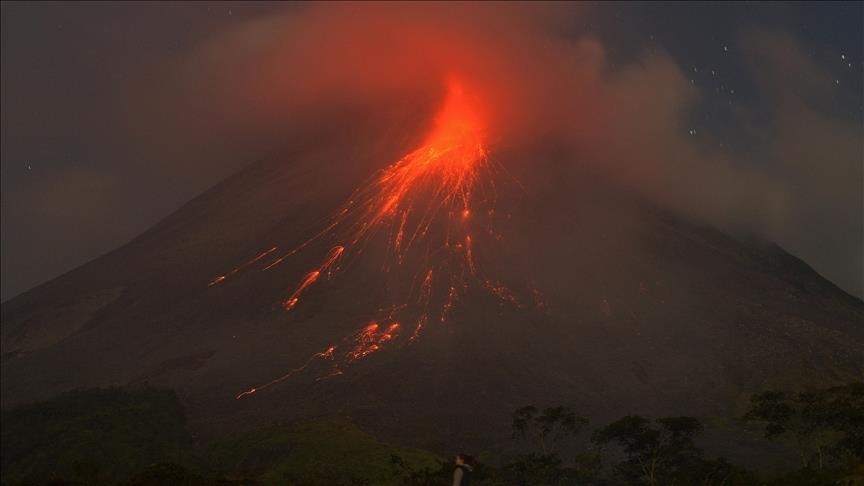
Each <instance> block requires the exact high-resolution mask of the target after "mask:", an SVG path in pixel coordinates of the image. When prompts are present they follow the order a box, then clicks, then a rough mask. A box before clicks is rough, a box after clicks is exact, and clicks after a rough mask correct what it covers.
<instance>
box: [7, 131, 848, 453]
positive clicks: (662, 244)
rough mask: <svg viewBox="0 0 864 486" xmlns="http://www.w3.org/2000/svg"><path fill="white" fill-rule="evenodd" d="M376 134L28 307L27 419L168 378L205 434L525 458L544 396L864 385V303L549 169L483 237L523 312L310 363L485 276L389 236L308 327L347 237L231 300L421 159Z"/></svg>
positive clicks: (334, 284) (12, 327) (249, 175)
mask: <svg viewBox="0 0 864 486" xmlns="http://www.w3.org/2000/svg"><path fill="white" fill-rule="evenodd" d="M373 128H375V127H370V128H369V129H368V130H367V131H366V132H363V133H358V134H357V135H356V136H353V135H352V136H350V137H348V136H346V139H348V140H345V142H346V143H339V144H335V143H328V142H326V139H324V140H323V141H322V142H310V143H309V145H308V146H307V147H306V148H303V149H302V150H299V149H297V150H295V151H291V152H289V153H286V154H285V155H283V156H279V157H274V158H272V159H269V160H267V161H265V162H261V163H257V164H253V165H252V166H250V167H249V168H247V169H246V170H244V171H242V172H240V173H238V174H237V175H235V176H233V177H231V178H229V179H228V180H226V181H224V182H223V183H221V184H219V185H217V186H216V187H214V188H213V189H211V190H210V191H207V192H206V193H205V194H203V195H202V196H200V197H198V198H196V199H195V200H193V201H191V202H190V203H188V204H186V205H185V206H184V207H182V208H181V209H180V210H178V211H177V212H176V213H175V214H173V215H172V216H170V217H169V218H167V219H166V220H165V221H163V222H162V223H160V224H159V225H157V226H156V227H154V228H153V229H151V230H150V231H148V232H147V233H145V234H144V235H142V236H141V237H139V238H137V239H136V240H134V241H133V242H131V243H129V244H128V245H125V246H123V247H121V248H119V249H118V250H116V251H114V252H112V253H110V254H108V255H106V256H104V257H102V258H99V259H97V260H95V261H93V262H91V263H88V264H87V265H85V266H83V267H81V268H79V269H77V270H75V271H73V272H70V273H68V274H66V275H64V276H62V277H60V278H58V279H56V280H54V281H52V282H49V283H47V284H45V285H43V286H40V287H39V288H36V289H34V290H32V291H30V292H28V293H26V294H24V295H22V296H20V297H18V298H15V299H13V300H11V301H9V302H7V303H5V304H4V305H3V307H2V338H3V342H2V345H3V367H2V400H3V406H4V408H5V407H9V406H11V405H14V404H19V403H25V402H29V401H33V400H36V399H40V398H46V397H49V396H52V395H55V394H57V393H59V392H61V391H64V390H69V389H72V388H75V387H82V386H96V385H109V384H121V385H122V384H126V383H136V382H140V381H142V380H146V381H150V382H154V383H157V384H161V385H166V386H171V387H174V388H176V389H177V390H178V391H179V393H180V396H181V397H182V398H183V400H184V402H185V404H186V405H187V407H188V409H189V415H190V420H191V422H192V423H193V425H194V426H195V427H196V428H198V430H199V431H200V432H201V433H202V434H205V435H215V434H219V433H221V432H223V431H227V430H237V429H243V428H247V427H253V426H257V425H259V424H263V423H268V422H271V421H273V420H287V419H291V418H296V417H302V416H311V415H320V414H325V413H330V412H342V413H348V414H351V415H353V416H355V417H357V418H360V419H362V421H363V422H365V423H366V424H369V425H372V426H373V427H374V428H375V429H377V430H380V431H381V432H384V433H386V434H388V435H391V436H393V437H398V438H401V439H403V440H408V441H410V442H411V443H416V444H417V445H432V446H441V447H442V448H444V449H446V448H447V447H450V446H451V445H452V444H454V443H460V444H466V442H465V441H468V442H470V441H471V440H474V441H475V442H476V444H478V445H483V447H488V445H489V444H498V443H500V444H503V443H506V442H507V441H508V440H509V432H510V431H509V419H508V414H509V413H510V412H511V411H512V410H513V409H514V408H516V407H518V406H521V405H524V404H528V403H531V404H536V405H540V406H544V405H556V404H568V405H570V406H572V407H573V408H574V409H576V410H579V411H580V413H582V414H584V415H587V416H590V417H591V418H592V419H593V420H595V423H596V422H599V421H602V420H604V419H608V418H617V417H620V416H622V415H624V414H627V413H639V414H644V415H652V414H653V415H674V414H686V415H696V416H701V417H705V416H716V415H722V416H732V415H737V414H738V413H739V412H740V410H738V409H736V404H738V403H740V400H742V399H743V397H745V396H746V394H747V393H749V392H752V391H755V390H758V389H762V388H765V387H771V386H785V385H788V386H796V387H797V386H799V385H806V384H812V383H824V382H826V381H843V380H847V379H849V378H856V377H857V378H860V376H861V373H862V372H864V358H862V356H864V332H862V328H861V322H862V320H864V305H862V303H861V301H860V300H857V299H855V298H853V297H850V296H848V295H847V294H845V293H843V292H842V291H840V290H838V289H837V288H836V287H834V286H833V285H832V284H830V283H829V282H827V281H825V280H824V279H822V278H821V277H820V276H819V275H817V274H816V273H815V272H813V271H812V270H810V269H809V267H807V266H806V265H805V264H803V263H802V262H800V261H799V260H797V259H795V258H794V257H792V256H790V255H787V254H785V253H784V252H782V251H781V250H779V249H777V248H776V247H773V246H771V245H766V244H762V243H756V242H752V241H746V240H740V239H735V238H732V237H730V236H728V235H725V234H723V233H721V232H719V231H717V230H713V229H709V228H705V227H702V226H699V225H696V224H693V223H690V222H685V221H682V220H680V219H677V218H675V217H673V216H671V215H669V214H667V213H665V212H663V211H661V210H659V209H657V208H654V207H652V206H650V205H648V204H646V203H645V202H644V201H642V200H639V199H638V198H635V197H633V196H631V195H629V194H628V193H627V192H626V191H624V190H623V189H620V188H616V187H614V186H611V185H609V184H606V183H604V182H603V181H601V180H598V179H596V178H591V177H588V176H584V177H580V178H578V179H576V180H574V179H573V177H572V176H569V177H564V176H561V174H556V173H555V172H554V167H555V166H554V165H552V164H547V161H545V160H543V159H542V158H539V157H534V158H532V159H531V164H532V165H531V170H530V172H531V173H532V174H535V176H534V177H525V176H523V175H522V174H521V173H519V174H516V176H515V177H516V179H517V180H518V181H519V182H520V183H521V185H522V187H521V188H520V187H519V185H518V184H499V185H497V189H498V190H497V191H496V205H495V216H494V221H492V222H493V223H494V224H493V225H492V226H493V227H495V231H496V232H497V233H500V234H501V235H503V238H501V239H498V238H497V237H496V236H495V235H494V234H489V233H484V232H482V231H476V232H474V233H472V235H476V236H475V238H476V239H475V241H474V243H475V244H476V245H480V246H482V248H483V250H484V251H482V252H479V253H477V254H476V261H475V264H476V266H477V267H478V268H479V269H481V270H482V271H483V272H487V273H488V274H490V275H493V276H494V277H492V278H494V279H495V280H498V281H501V282H504V283H506V284H507V286H508V288H510V289H511V290H512V291H513V293H514V294H515V295H518V296H519V297H520V299H521V300H520V302H519V305H516V304H514V303H512V302H508V301H507V300H506V299H502V298H500V297H499V296H497V295H495V294H494V292H490V291H489V289H488V288H484V287H483V286H482V285H480V284H478V283H476V281H472V282H475V283H472V284H470V285H469V286H468V288H467V289H465V290H464V292H463V293H462V294H461V295H460V300H459V305H458V306H454V307H453V309H452V312H451V313H450V315H449V317H448V318H447V319H446V322H444V323H441V322H440V319H439V320H438V322H436V323H435V324H436V325H431V324H432V322H431V321H430V325H429V326H427V327H426V328H425V329H424V332H423V334H422V335H421V339H418V340H414V341H409V337H410V334H411V332H410V330H406V331H405V334H402V335H401V336H400V338H399V340H398V342H395V343H394V345H392V346H382V347H381V348H382V349H381V350H380V351H378V352H375V353H372V354H370V355H368V356H367V357H365V358H364V359H361V360H355V362H353V363H352V364H351V365H350V366H347V367H341V368H340V371H341V374H339V375H336V376H330V377H327V376H328V375H330V374H331V373H332V372H333V368H332V364H333V363H332V361H330V360H328V359H313V360H312V361H311V362H310V358H312V357H314V356H315V355H316V353H322V352H326V350H327V349H328V348H329V347H331V346H334V345H341V346H347V345H348V344H349V343H348V342H346V341H345V340H346V338H350V337H351V336H355V335H356V333H358V332H360V331H362V330H363V328H364V326H365V325H368V323H369V321H370V320H373V319H380V316H378V315H375V313H376V312H377V311H379V310H382V312H383V313H384V314H386V313H387V312H388V311H389V310H390V309H389V307H390V306H393V305H396V306H398V305H400V304H404V303H405V302H406V301H409V300H410V299H415V300H411V302H416V298H417V295H418V294H417V292H418V290H419V289H420V288H421V287H422V281H423V279H424V278H425V273H424V272H423V271H420V272H417V270H416V268H415V267H416V266H417V265H419V264H420V263H421V262H424V261H426V262H427V263H428V262H429V261H431V262H432V263H433V264H434V266H435V268H441V269H445V268H447V267H448V265H451V264H453V265H457V266H458V267H459V268H460V269H461V268H464V266H463V263H464V253H459V252H456V253H448V252H443V253H439V254H437V255H432V254H429V255H427V254H426V252H425V251H424V250H423V248H422V247H420V246H418V247H412V248H413V249H411V250H409V251H407V252H405V253H404V261H403V262H402V263H401V264H399V263H398V262H394V261H393V260H392V259H391V258H390V256H389V255H391V253H390V251H389V249H388V247H387V244H386V243H387V242H388V241H392V239H391V236H392V235H391V234H390V233H389V232H387V231H381V232H379V233H376V234H375V235H373V236H372V237H370V239H369V240H368V241H367V243H366V244H365V245H363V248H364V250H363V252H362V253H361V254H360V255H359V256H353V257H350V258H349V257H347V256H346V257H345V258H344V259H343V260H342V261H341V263H340V270H339V273H338V275H336V276H334V278H330V279H326V278H322V279H321V280H320V281H319V282H318V283H317V284H316V285H314V286H312V287H310V288H309V289H308V290H307V291H306V292H305V293H304V294H303V296H302V298H301V300H300V302H299V304H298V305H297V306H296V307H294V308H293V309H292V310H290V311H287V312H286V310H285V308H284V306H283V303H284V300H285V299H286V297H287V296H289V295H290V294H291V292H292V291H293V290H294V289H295V287H296V285H297V283H298V281H300V280H301V279H302V278H303V277H304V275H306V274H307V273H308V272H309V271H310V269H311V268H315V267H317V266H319V265H320V264H321V262H322V259H324V257H326V255H327V254H328V252H329V251H330V250H331V248H332V247H333V245H335V244H339V242H340V241H341V240H339V238H338V235H336V236H334V239H332V240H326V239H325V240H322V241H317V242H315V243H314V244H311V245H309V246H307V247H305V248H303V249H302V250H300V251H298V252H297V253H296V254H294V255H293V256H292V257H291V258H288V259H286V260H285V261H284V262H283V263H281V264H280V265H278V266H277V267H274V268H273V269H271V270H268V271H261V268H260V266H253V267H250V268H249V269H248V270H247V271H243V272H239V273H238V274H236V275H235V276H233V277H232V278H229V279H226V281H225V282H223V283H222V284H219V285H215V286H212V287H208V286H207V283H208V282H210V281H211V280H212V279H213V278H214V276H217V275H219V274H222V273H224V272H225V271H228V270H231V269H233V268H236V267H237V266H238V265H240V264H243V263H244V262H248V261H250V260H252V259H253V258H254V257H256V256H257V255H259V254H260V253H261V252H262V251H265V250H267V249H269V248H272V247H273V246H274V245H278V246H280V248H281V245H283V244H286V243H284V242H287V243H290V244H293V245H299V244H300V243H302V242H304V241H306V240H307V239H308V237H309V235H310V234H314V233H315V232H317V231H320V230H321V229H322V228H323V227H325V226H326V222H327V221H329V219H328V218H329V217H330V215H332V214H333V213H334V212H335V211H338V209H339V208H340V204H342V202H343V201H344V198H345V197H346V196H347V195H348V194H350V193H351V191H352V189H353V187H355V186H356V183H357V181H361V180H365V179H367V178H368V177H369V176H370V174H374V173H375V172H374V171H375V170H376V169H381V168H382V167H385V166H386V164H387V163H388V161H391V162H392V161H394V160H398V159H399V158H400V157H402V156H403V155H404V154H405V153H408V152H409V151H410V150H411V149H412V148H413V147H416V146H417V144H418V143H419V142H418V140H416V139H411V137H408V136H405V137H402V138H401V139H399V140H400V141H399V143H394V144H393V145H392V146H389V147H381V146H379V148H378V150H377V151H368V150H367V151H365V152H364V150H361V149H358V148H357V147H367V146H368V145H363V143H364V141H365V140H371V139H372V138H371V136H372V135H373V132H374V131H375V130H374V129H373ZM349 141H350V142H352V143H351V144H349V143H347V142H349ZM420 142H422V140H421V141H420ZM493 149H494V148H493ZM357 154H363V155H362V157H358V155H357ZM491 157H492V158H493V159H494V160H495V161H496V162H498V163H500V164H501V165H503V166H506V167H510V168H513V167H517V168H518V166H519V164H527V162H525V160H524V159H523V158H522V157H521V156H519V157H517V156H514V155H512V154H507V153H495V151H494V150H492V152H491ZM346 160H351V161H356V162H357V165H356V166H354V165H352V164H349V163H346V162H345V161H346ZM345 170H351V171H352V173H351V174H349V175H344V171H345ZM333 174H339V175H338V176H332V177H329V176H330V175H333ZM472 211H474V213H475V214H478V213H477V211H475V210H474V209H473V208H472ZM487 214H488V213H487ZM445 221H449V218H443V219H439V220H436V222H435V223H434V224H433V225H431V226H430V232H431V234H433V236H434V234H435V233H436V232H441V234H446V224H445ZM439 236H440V235H439ZM436 238H437V236H436ZM289 246H290V245H289ZM274 255H275V254H274ZM459 258H462V260H459ZM430 259H431V260H430ZM448 259H457V261H451V260H448ZM258 263H260V264H263V263H264V262H263V261H260V262H256V265H258ZM388 264H389V265H390V268H391V270H390V271H389V272H385V271H384V268H385V266H386V265H388ZM433 271H434V269H433ZM406 282H408V283H407V284H406ZM480 282H481V283H482V281H480ZM434 285H435V287H434V289H432V291H431V296H430V298H429V307H430V308H434V309H441V308H442V307H443V306H444V303H445V302H446V298H447V285H446V284H444V283H443V282H442V283H438V282H436V283H435V284H434ZM531 289H537V290H538V291H539V293H540V294H541V296H540V298H539V299H538V301H535V300H534V298H533V297H530V298H529V297H527V296H533V293H532V292H531ZM523 301H524V302H523ZM538 306H539V307H540V308H539V309H538ZM416 308H417V307H415V309H416ZM436 312H437V311H436ZM437 317H440V315H439V314H436V315H435V316H433V318H432V320H435V319H436V318H437ZM404 318H405V321H406V322H410V321H412V320H414V319H416V311H414V312H413V313H412V312H409V313H407V314H405V315H404ZM379 324H380V325H382V326H385V325H389V324H385V323H384V322H379ZM342 349H345V348H342ZM340 352H342V351H341V350H340ZM345 352H346V353H347V351H345ZM342 356H344V354H343V355H342ZM306 363H310V364H309V366H308V367H307V368H305V369H304V370H302V371H301V372H297V373H296V374H294V375H292V376H291V377H289V378H288V379H286V380H284V381H282V382H279V383H278V384H276V385H274V386H272V387H269V388H267V389H265V390H263V391H261V392H259V393H255V394H254V395H252V396H249V397H245V398H244V399H242V400H236V399H235V397H236V396H237V394H238V392H240V391H243V390H246V389H248V388H249V387H250V386H256V385H259V384H263V383H267V382H268V381H270V380H273V379H274V378H278V377H280V376H284V375H285V374H287V373H289V372H291V371H292V370H295V369H298V368H301V367H303V366H305V365H306ZM323 377H326V378H325V379H321V378H323ZM466 411H467V412H466ZM472 437H473V438H474V439H470V438H472Z"/></svg>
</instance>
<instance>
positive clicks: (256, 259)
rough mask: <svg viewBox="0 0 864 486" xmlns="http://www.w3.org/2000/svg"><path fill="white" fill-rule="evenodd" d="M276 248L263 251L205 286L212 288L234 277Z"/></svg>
mask: <svg viewBox="0 0 864 486" xmlns="http://www.w3.org/2000/svg"><path fill="white" fill-rule="evenodd" d="M276 248H277V247H275V246H274V247H273V248H270V249H269V250H267V251H263V252H261V253H260V254H258V256H256V257H255V258H253V259H251V260H249V261H248V262H246V263H244V264H243V265H240V266H239V267H237V268H235V269H234V270H231V271H230V272H228V273H226V274H224V275H220V276H218V277H216V278H214V279H213V280H211V281H210V282H209V283H208V284H207V286H208V287H212V286H214V285H216V284H218V283H221V282H223V281H225V279H227V278H228V277H230V276H232V275H234V274H235V273H237V272H239V271H240V270H242V269H244V268H246V267H248V266H249V265H252V264H253V263H255V262H257V261H258V260H260V259H262V258H264V257H265V256H267V255H269V254H271V253H273V252H274V251H276Z"/></svg>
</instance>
